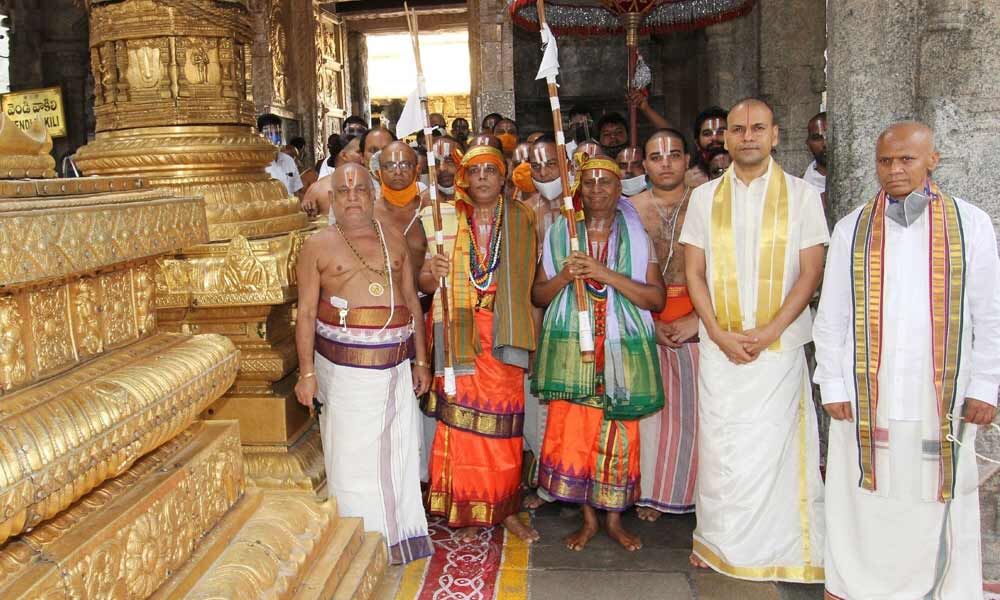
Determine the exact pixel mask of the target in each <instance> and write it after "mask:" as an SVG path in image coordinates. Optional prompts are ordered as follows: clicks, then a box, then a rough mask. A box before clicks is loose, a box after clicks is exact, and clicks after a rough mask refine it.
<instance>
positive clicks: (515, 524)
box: [503, 515, 539, 544]
mask: <svg viewBox="0 0 1000 600" xmlns="http://www.w3.org/2000/svg"><path fill="white" fill-rule="evenodd" d="M503 526H504V528H505V529H506V530H507V531H509V532H511V533H513V534H514V535H516V536H517V537H519V538H521V539H522V540H524V541H525V542H528V543H529V544H533V543H535V542H537V541H538V538H539V535H538V532H537V531H535V530H534V528H532V527H529V526H528V525H525V524H524V523H522V522H521V519H518V518H517V515H510V516H509V517H507V518H506V519H504V520H503Z"/></svg>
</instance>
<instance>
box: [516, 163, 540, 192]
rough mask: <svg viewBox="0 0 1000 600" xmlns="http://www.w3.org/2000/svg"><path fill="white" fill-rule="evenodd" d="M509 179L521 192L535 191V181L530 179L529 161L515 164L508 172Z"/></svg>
mask: <svg viewBox="0 0 1000 600" xmlns="http://www.w3.org/2000/svg"><path fill="white" fill-rule="evenodd" d="M510 180H511V181H513V182H514V185H516V186H517V189H519V190H521V193H523V194H533V193H535V183H534V182H533V181H531V165H530V164H529V163H521V164H519V165H517V167H515V168H514V170H513V171H512V172H511V174H510Z"/></svg>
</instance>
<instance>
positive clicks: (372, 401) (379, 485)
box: [315, 325, 433, 564]
mask: <svg viewBox="0 0 1000 600" xmlns="http://www.w3.org/2000/svg"><path fill="white" fill-rule="evenodd" d="M404 329H405V328H398V329H390V330H388V332H387V334H386V336H385V337H387V338H392V339H391V340H389V342H391V343H392V344H394V345H396V346H399V344H400V342H399V341H398V340H403V341H405V339H406V338H408V337H409V333H408V332H407V331H404ZM343 331H344V332H345V333H344V334H343V335H347V331H348V330H343ZM317 333H318V335H317V339H318V340H320V337H321V336H323V337H325V338H326V339H327V340H328V343H329V347H331V348H333V349H334V351H339V350H343V352H342V354H344V355H345V356H356V355H358V354H359V353H360V352H362V351H363V350H362V349H363V348H365V347H364V346H362V345H356V344H354V340H351V343H348V342H344V343H341V344H340V345H339V346H338V345H337V344H338V342H340V341H341V340H339V339H337V338H338V336H340V335H341V330H338V329H335V328H330V327H326V326H323V325H318V326H317ZM404 336H405V337H404ZM383 343H385V342H383ZM317 346H319V342H318V343H317ZM352 352H354V353H355V354H351V353H352ZM383 356H384V354H383ZM397 360H398V358H397V359H393V360H391V362H390V363H388V364H392V363H396V362H397ZM315 365H316V381H317V383H318V384H319V393H318V395H319V400H320V402H322V403H323V409H322V413H321V415H320V419H319V423H320V433H321V436H322V440H323V458H324V461H325V464H326V474H327V488H328V491H329V495H330V497H331V498H336V500H337V507H338V509H339V511H340V514H341V515H342V516H346V517H361V518H362V519H364V523H365V529H366V530H368V531H379V532H381V533H382V534H383V535H384V536H385V539H386V543H387V544H388V546H389V561H390V562H391V563H393V564H399V563H407V562H410V561H412V560H416V559H418V558H423V557H425V556H430V555H431V554H432V553H433V548H432V547H431V540H430V537H429V536H428V531H427V518H426V516H425V514H424V505H423V499H422V494H421V491H420V464H419V461H420V435H421V430H420V411H419V409H418V408H417V399H416V396H414V394H413V379H412V377H411V375H410V361H409V360H402V362H398V364H395V366H387V367H384V368H359V367H350V366H344V365H341V364H335V363H333V362H331V361H330V360H327V359H326V358H325V357H324V356H323V355H321V354H320V353H319V352H317V353H316V354H315Z"/></svg>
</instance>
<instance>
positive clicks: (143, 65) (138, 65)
mask: <svg viewBox="0 0 1000 600" xmlns="http://www.w3.org/2000/svg"><path fill="white" fill-rule="evenodd" d="M125 77H126V78H128V84H129V87H131V88H132V89H133V90H135V91H136V92H141V91H143V90H149V89H153V88H155V87H156V86H157V84H159V83H160V79H161V77H162V76H161V75H160V49H159V48H157V47H154V46H147V45H142V46H138V47H134V48H129V50H128V70H127V71H126V72H125Z"/></svg>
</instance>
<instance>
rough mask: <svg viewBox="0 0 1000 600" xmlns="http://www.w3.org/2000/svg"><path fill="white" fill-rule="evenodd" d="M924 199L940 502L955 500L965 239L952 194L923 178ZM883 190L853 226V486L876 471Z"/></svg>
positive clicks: (873, 482) (868, 485)
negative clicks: (856, 475) (953, 417)
mask: <svg viewBox="0 0 1000 600" xmlns="http://www.w3.org/2000/svg"><path fill="white" fill-rule="evenodd" d="M927 191H928V193H929V194H930V196H931V200H930V202H929V203H928V204H927V211H928V215H927V216H928V219H927V221H928V233H929V240H930V244H929V256H928V276H929V278H930V310H931V352H932V359H933V377H934V393H935V405H936V407H937V413H938V414H937V418H938V424H937V432H938V438H939V439H938V441H939V442H940V451H939V464H940V468H939V470H938V474H939V477H940V480H939V482H938V484H939V485H938V486H937V487H938V500H940V501H942V502H944V501H947V500H951V499H952V498H954V493H955V463H956V459H957V453H956V452H955V444H954V443H953V442H952V441H951V440H950V439H949V438H950V437H951V433H952V428H951V421H950V420H949V419H948V415H950V414H951V413H952V412H953V411H954V409H955V403H956V401H957V400H958V398H957V396H958V370H959V365H960V362H961V348H962V326H963V323H962V319H963V307H964V304H965V240H964V233H963V231H962V219H961V215H960V214H959V211H958V205H957V203H956V202H955V200H954V199H953V198H951V197H949V196H946V195H945V194H943V193H942V192H941V190H940V188H938V186H937V184H935V183H933V182H930V183H929V184H928V189H927ZM887 203H888V198H887V195H886V193H885V191H884V190H882V191H880V192H879V193H878V195H876V196H875V198H874V199H873V200H871V201H870V202H868V204H866V205H865V207H864V208H863V209H862V210H861V213H860V214H859V216H858V221H857V223H856V224H855V227H854V242H853V247H852V256H851V259H852V260H851V278H852V284H853V299H854V386H855V395H856V398H857V406H856V409H857V410H856V412H857V419H856V425H855V427H856V430H857V431H856V435H857V442H858V457H859V463H860V464H859V466H860V468H861V477H860V481H859V482H858V485H859V486H860V487H861V488H863V489H865V490H868V491H873V492H874V491H875V490H877V489H878V478H877V477H876V472H875V452H876V449H875V431H876V427H877V421H878V407H879V385H878V373H879V369H880V367H881V359H882V356H881V354H882V333H883V325H882V315H883V309H884V305H883V289H884V288H883V286H884V282H885V262H884V257H885V225H886V222H885V209H886V205H887Z"/></svg>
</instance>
